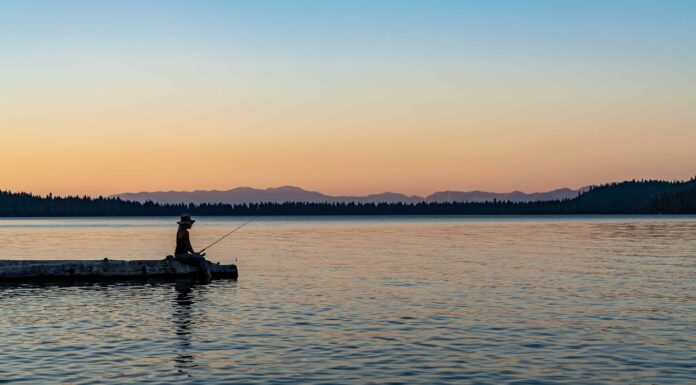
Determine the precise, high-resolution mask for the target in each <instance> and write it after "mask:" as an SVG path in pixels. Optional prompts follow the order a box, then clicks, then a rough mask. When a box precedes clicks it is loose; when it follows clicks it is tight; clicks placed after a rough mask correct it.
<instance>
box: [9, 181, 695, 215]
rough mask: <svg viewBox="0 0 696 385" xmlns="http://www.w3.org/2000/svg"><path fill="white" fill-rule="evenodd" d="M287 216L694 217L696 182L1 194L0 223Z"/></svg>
mask: <svg viewBox="0 0 696 385" xmlns="http://www.w3.org/2000/svg"><path fill="white" fill-rule="evenodd" d="M182 213H190V214H192V215H209V216H256V215H258V216H273V215H279V216H285V215H290V216H292V215H559V214H560V215H572V214H657V213H664V214H677V213H696V179H690V180H688V181H658V180H640V181H636V180H632V181H625V182H620V183H610V184H604V185H600V186H592V187H590V188H589V189H588V190H587V191H585V192H583V193H581V194H580V195H579V196H578V197H577V198H573V199H564V200H552V201H537V202H511V201H499V200H493V201H488V202H419V203H356V202H340V203H329V202H324V203H321V202H284V203H275V202H267V203H248V204H225V203H203V204H192V203H191V204H160V203H154V202H145V203H140V202H133V201H126V200H122V199H121V198H108V197H96V198H92V197H88V196H65V197H61V196H53V195H51V194H49V195H47V196H39V195H34V194H29V193H14V192H10V191H0V216H2V217H76V216H87V217H89V216H178V215H180V214H182Z"/></svg>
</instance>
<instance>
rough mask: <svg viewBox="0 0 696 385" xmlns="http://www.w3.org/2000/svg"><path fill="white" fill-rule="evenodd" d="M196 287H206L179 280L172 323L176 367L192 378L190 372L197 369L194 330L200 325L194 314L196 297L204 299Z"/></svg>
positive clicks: (193, 282)
mask: <svg viewBox="0 0 696 385" xmlns="http://www.w3.org/2000/svg"><path fill="white" fill-rule="evenodd" d="M196 285H199V286H200V285H206V283H204V282H197V281H195V280H193V279H181V280H177V281H176V283H175V285H174V289H175V290H176V292H177V295H176V297H175V298H174V304H173V306H172V322H173V324H174V326H175V333H176V340H177V345H176V356H175V357H174V367H175V368H176V370H177V372H179V373H181V374H185V375H188V376H190V371H191V370H192V369H194V368H195V367H197V366H198V365H197V364H196V362H195V354H193V351H194V349H193V344H192V343H191V337H192V332H193V329H194V328H195V327H196V324H197V323H198V319H197V318H196V316H195V314H194V305H195V303H196V299H195V297H197V296H198V297H199V298H198V300H199V301H200V300H201V299H203V298H204V297H203V296H202V295H200V294H201V291H200V290H199V291H197V292H194V287H195V286H196Z"/></svg>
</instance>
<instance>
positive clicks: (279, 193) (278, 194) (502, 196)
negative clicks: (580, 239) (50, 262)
mask: <svg viewBox="0 0 696 385" xmlns="http://www.w3.org/2000/svg"><path fill="white" fill-rule="evenodd" d="M581 191H583V189H580V190H572V189H569V188H561V189H556V190H552V191H546V192H537V193H524V192H521V191H513V192H509V193H496V192H486V191H439V192H436V193H433V194H430V195H428V196H426V197H421V196H416V195H412V196H409V195H405V194H399V193H393V192H384V193H380V194H371V195H364V196H332V195H327V194H322V193H320V192H317V191H309V190H305V189H302V188H300V187H296V186H281V187H272V188H267V189H256V188H251V187H238V188H234V189H231V190H224V191H220V190H197V191H156V192H136V193H122V194H116V195H113V196H112V197H119V198H121V199H124V200H129V201H135V202H141V203H144V202H147V201H152V202H155V203H174V204H176V203H195V204H200V203H229V204H240V203H261V202H277V203H282V202H329V203H336V202H356V203H398V202H402V203H418V202H486V201H493V200H494V199H495V200H498V201H512V202H535V201H550V200H557V199H571V198H575V197H577V196H578V194H579V193H580V192H581Z"/></svg>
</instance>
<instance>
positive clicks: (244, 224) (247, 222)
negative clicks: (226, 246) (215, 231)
mask: <svg viewBox="0 0 696 385" xmlns="http://www.w3.org/2000/svg"><path fill="white" fill-rule="evenodd" d="M256 218H258V215H257V216H255V217H253V218H251V219H249V220H248V221H246V222H244V223H242V224H241V225H239V226H237V227H235V228H234V230H232V231H230V232H229V233H227V234H225V235H223V236H222V237H221V238H220V239H218V240H217V241H215V242H213V243H211V244H209V245H208V246H207V247H206V248H204V249H203V250H201V251H199V252H198V253H199V254H200V253H202V252H204V251H206V250H208V249H209V248H210V247H211V246H213V245H214V244H216V243H218V242H220V241H222V240H223V239H225V238H227V237H228V236H230V235H231V234H232V233H234V232H235V231H237V230H239V229H241V228H242V227H244V226H246V225H248V224H249V223H251V222H252V221H253V220H254V219H256Z"/></svg>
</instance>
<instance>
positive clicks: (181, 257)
mask: <svg viewBox="0 0 696 385" xmlns="http://www.w3.org/2000/svg"><path fill="white" fill-rule="evenodd" d="M195 222H196V221H195V220H193V219H191V216H190V215H188V214H184V215H182V216H181V220H180V221H179V222H177V224H178V225H179V229H178V230H177V232H176V250H174V258H175V259H176V260H177V261H179V262H181V263H183V264H185V265H190V266H198V268H199V269H200V271H201V274H203V276H204V277H205V278H206V279H208V280H210V277H211V275H210V271H208V262H207V261H206V260H205V258H204V257H205V253H196V252H195V251H193V246H191V238H190V236H189V229H190V228H191V227H192V226H193V224H194V223H195Z"/></svg>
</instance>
